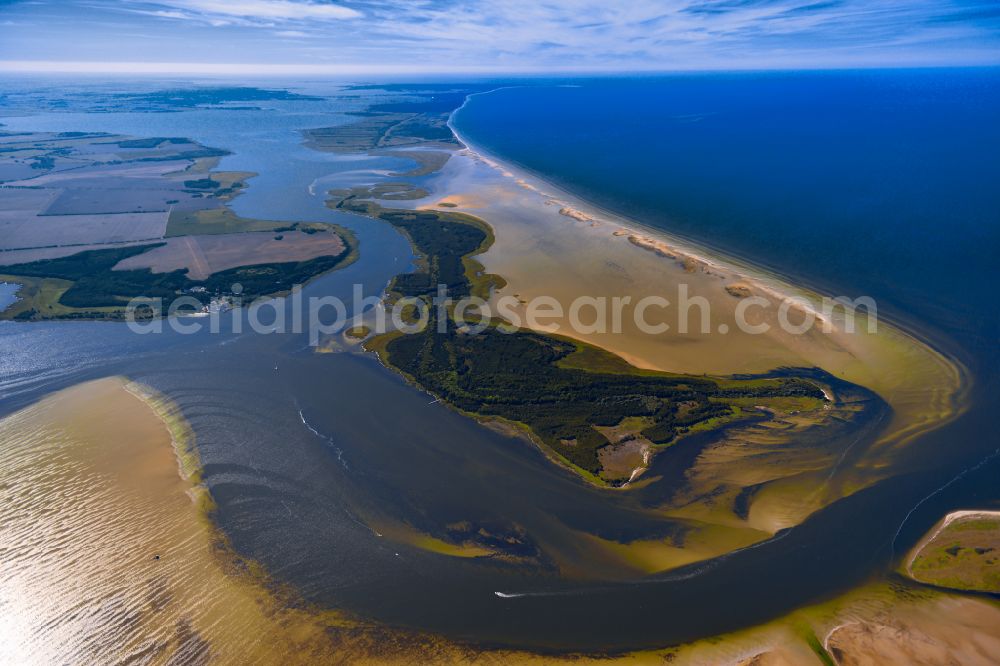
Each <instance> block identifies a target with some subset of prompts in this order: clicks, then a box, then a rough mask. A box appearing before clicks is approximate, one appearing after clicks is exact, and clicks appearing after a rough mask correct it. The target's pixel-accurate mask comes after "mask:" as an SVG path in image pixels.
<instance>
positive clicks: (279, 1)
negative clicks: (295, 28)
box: [160, 0, 361, 21]
mask: <svg viewBox="0 0 1000 666" xmlns="http://www.w3.org/2000/svg"><path fill="white" fill-rule="evenodd" d="M160 4H162V5H167V6H170V7H173V8H174V9H176V10H184V11H186V12H188V15H189V16H190V15H192V14H194V15H202V16H216V17H219V16H226V17H232V18H235V19H244V20H255V19H257V20H265V21H303V20H323V21H326V20H343V19H352V18H358V17H359V16H361V12H358V11H357V10H354V9H351V8H350V7H344V6H342V5H337V4H333V3H329V2H308V1H307V2H301V1H299V0H242V1H241V2H232V1H230V0H168V1H166V2H162V3H160Z"/></svg>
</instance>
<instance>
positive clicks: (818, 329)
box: [392, 137, 967, 534]
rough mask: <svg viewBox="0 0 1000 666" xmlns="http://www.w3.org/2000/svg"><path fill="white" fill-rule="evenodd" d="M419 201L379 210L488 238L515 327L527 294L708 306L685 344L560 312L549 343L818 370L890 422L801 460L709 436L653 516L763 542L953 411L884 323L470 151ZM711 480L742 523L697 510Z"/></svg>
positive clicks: (629, 355)
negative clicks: (741, 308)
mask: <svg viewBox="0 0 1000 666" xmlns="http://www.w3.org/2000/svg"><path fill="white" fill-rule="evenodd" d="M460 138H462V137H460ZM462 140H463V141H465V139H464V138H463V139H462ZM425 186H427V185H425ZM429 189H430V190H431V193H430V195H429V196H428V197H426V198H424V199H419V200H415V201H407V202H392V206H393V207H413V208H427V209H441V206H442V205H444V206H446V207H447V209H448V210H456V211H460V212H467V213H469V214H471V215H474V216H476V217H479V218H481V219H483V220H485V221H486V222H487V223H488V224H489V225H490V226H491V227H492V228H493V229H494V231H495V235H496V240H495V242H494V243H493V245H492V246H491V247H490V248H489V250H488V251H487V252H485V253H484V254H482V255H479V256H478V257H477V259H478V260H479V261H480V262H481V263H482V264H483V267H484V269H485V271H486V272H489V273H494V274H497V275H499V276H501V277H502V278H503V279H504V280H506V283H507V284H506V286H504V287H503V288H501V289H498V290H496V291H495V292H494V294H493V297H492V299H491V301H490V302H491V305H493V306H494V307H495V306H496V304H497V302H498V300H499V299H500V298H502V297H508V298H509V297H513V298H514V299H516V300H517V302H518V304H519V305H518V306H515V308H514V311H515V312H516V313H517V314H518V315H519V316H520V317H521V320H522V321H527V317H526V316H525V315H526V312H525V304H526V303H528V302H530V301H531V300H532V299H534V298H537V297H543V296H544V297H552V298H554V299H555V300H556V301H558V302H559V303H560V304H561V305H562V306H563V312H564V313H566V312H568V310H569V306H570V304H571V303H572V302H573V300H574V299H575V298H577V297H579V296H590V297H604V298H605V299H606V300H607V301H608V302H610V301H611V300H612V299H614V298H616V297H618V298H622V297H627V298H630V299H631V302H632V303H636V302H638V301H640V300H641V299H643V298H645V297H649V296H663V297H666V298H667V299H668V300H669V301H671V303H674V302H676V298H677V294H678V289H679V288H682V287H683V288H686V289H687V292H686V293H687V294H688V295H689V296H690V297H691V298H692V299H695V298H703V299H705V301H706V302H707V303H708V304H709V306H710V313H711V314H710V320H709V321H708V322H707V323H708V327H707V328H706V329H704V330H705V332H702V330H701V329H699V328H698V326H699V325H701V321H700V320H699V319H698V317H699V316H700V310H699V309H697V308H695V309H694V310H690V309H689V312H694V315H693V317H694V318H693V319H692V321H693V324H692V328H691V329H689V332H680V331H678V330H677V328H678V327H677V326H675V325H674V326H671V328H670V330H668V331H666V332H662V333H657V334H655V335H651V334H650V333H649V332H647V331H644V330H640V329H639V327H638V326H637V325H636V323H635V321H634V319H631V318H629V317H627V316H626V317H624V318H623V320H622V326H621V330H620V331H618V332H614V331H582V332H581V330H580V329H579V327H576V328H574V327H573V326H571V325H570V322H569V320H568V318H567V317H566V316H565V315H564V316H563V317H558V316H557V317H554V318H551V319H550V320H549V322H551V321H553V319H554V323H555V326H552V327H547V329H542V330H549V331H552V330H553V328H555V329H556V332H558V333H559V334H561V335H566V336H568V337H572V338H576V339H580V340H583V341H585V342H588V343H591V344H594V345H596V346H599V347H602V348H604V349H606V350H609V351H611V352H614V353H615V354H617V355H619V356H620V357H622V358H624V359H625V360H627V361H628V362H630V363H631V364H633V365H635V366H637V367H640V368H647V369H655V370H664V371H670V372H682V373H691V374H702V373H705V374H710V375H729V374H740V373H762V372H768V371H772V370H774V369H776V368H782V367H819V368H822V369H824V370H826V371H827V372H829V373H830V374H832V375H833V376H835V377H837V378H839V379H844V380H847V381H850V382H853V383H856V384H859V385H861V386H863V387H866V388H868V389H870V390H872V391H874V392H875V393H876V394H878V396H879V397H881V398H882V399H883V400H885V401H886V402H887V403H888V405H889V406H890V407H891V415H889V416H888V417H887V418H886V419H885V421H884V422H882V423H879V424H877V427H878V428H879V429H880V431H881V432H880V434H879V436H878V437H877V438H874V441H873V442H872V443H871V444H870V445H868V444H867V443H866V444H865V445H864V446H852V447H839V448H836V447H829V448H826V449H823V448H822V447H819V448H813V449H810V450H809V451H808V452H806V451H803V450H801V449H800V450H797V451H789V450H788V448H787V447H783V446H781V445H780V441H779V439H778V438H776V434H777V433H776V432H774V431H771V432H744V433H742V434H741V435H740V436H736V437H730V438H723V439H722V441H720V442H718V443H716V444H714V445H712V446H709V447H708V448H707V449H706V450H705V451H703V452H702V454H701V455H700V456H699V458H698V460H697V461H696V463H695V465H694V467H693V468H692V469H691V470H689V472H688V474H687V478H688V481H689V487H688V488H687V489H685V491H684V492H682V493H679V495H678V499H679V501H678V502H677V503H676V504H674V505H672V506H665V507H662V510H663V511H664V513H666V514H669V515H674V516H677V517H684V518H689V519H692V520H696V521H703V522H706V523H713V524H721V525H728V526H731V527H738V528H741V529H745V528H751V529H753V530H758V531H759V532H760V533H762V534H774V533H775V532H777V531H778V530H780V529H782V528H785V527H789V526H792V525H795V524H797V523H798V522H801V520H803V519H804V518H805V517H806V516H808V515H809V514H810V513H812V512H813V511H815V510H816V509H819V508H821V507H822V506H825V505H827V504H829V503H830V502H831V501H834V500H836V499H837V498H839V497H843V496H844V495H847V494H850V493H852V492H855V491H857V490H859V489H861V488H864V487H866V486H868V485H870V484H872V483H874V482H876V481H878V480H879V479H881V478H885V476H886V475H888V474H891V473H893V470H898V469H900V468H905V465H906V462H905V457H904V456H902V455H901V454H902V453H903V452H904V451H905V448H906V447H905V445H906V443H908V442H910V441H912V439H913V438H914V437H916V436H918V435H919V434H920V433H923V432H927V431H928V430H930V429H933V428H935V427H938V426H940V425H942V424H944V423H946V422H948V421H949V420H951V419H953V418H954V417H955V416H956V415H957V414H958V413H960V412H961V410H962V409H963V407H962V395H963V389H964V388H965V386H966V382H967V377H966V373H965V370H964V369H963V368H962V367H961V366H960V365H959V364H958V363H957V362H956V361H955V360H953V359H951V358H948V357H946V356H944V355H942V354H941V353H939V352H937V351H936V350H935V349H933V348H932V347H931V346H929V345H927V344H926V343H924V342H922V341H920V340H919V339H917V338H916V337H914V336H913V335H912V334H910V333H908V332H906V331H904V330H903V329H901V328H899V327H898V326H895V325H893V324H892V323H891V322H889V321H887V320H886V319H885V317H881V318H880V319H879V320H878V322H877V332H876V333H874V334H872V333H869V332H868V329H867V319H866V318H865V315H864V311H863V310H861V311H860V312H859V314H858V317H857V320H856V321H855V322H854V329H853V331H851V330H849V327H848V325H847V324H848V322H847V321H846V320H845V318H844V317H843V313H842V311H838V310H834V311H833V313H832V316H831V315H830V314H829V313H824V312H823V311H822V301H821V299H822V295H820V294H818V293H816V292H813V291H811V290H809V289H807V288H805V287H802V286H798V285H793V284H791V283H789V282H788V281H787V280H785V279H783V278H781V277H780V276H778V275H776V274H773V273H770V272H767V271H765V270H763V269H760V268H759V267H756V266H753V265H752V264H749V263H747V262H745V261H743V260H738V259H733V258H730V257H725V256H723V255H722V254H721V253H718V252H715V251H713V250H710V249H708V248H705V247H701V246H698V245H695V244H693V243H691V242H689V241H686V240H682V239H677V238H671V237H670V236H669V235H667V234H665V233H664V232H662V231H660V230H653V229H650V228H647V227H644V226H642V225H641V224H640V223H637V222H635V221H630V220H625V219H622V218H620V217H618V216H615V215H613V214H611V213H609V212H607V211H603V210H600V209H597V208H595V207H593V206H590V205H589V204H587V203H586V202H584V201H581V200H579V199H577V198H575V197H573V196H571V195H569V194H567V193H566V192H563V191H560V190H559V189H558V188H556V187H554V186H551V185H550V184H548V183H546V182H544V181H541V180H540V179H538V178H536V177H534V176H532V175H530V174H527V173H523V172H520V171H519V170H518V169H516V168H514V167H512V166H510V165H508V164H505V163H503V162H501V161H499V160H497V159H495V158H493V157H491V156H488V155H484V154H483V153H481V152H480V151H479V149H477V148H476V147H474V146H467V147H466V148H465V149H462V150H458V151H456V152H455V153H454V154H453V156H452V158H451V159H450V160H448V162H447V163H445V164H444V166H443V167H442V168H441V170H440V171H439V172H438V173H437V174H435V175H434V176H432V177H431V179H430V180H429ZM750 296H753V297H756V298H757V299H763V301H762V302H766V303H768V305H767V306H762V307H760V308H755V309H754V310H753V311H752V312H751V310H749V309H747V311H746V312H747V317H746V318H747V321H748V322H749V323H751V324H755V325H756V324H768V325H769V327H770V328H769V330H768V332H767V333H765V334H752V333H749V332H745V331H742V330H740V327H739V326H737V325H736V322H735V311H736V309H737V306H738V304H739V303H740V302H741V301H742V300H743V299H745V298H748V297H750ZM855 296H856V295H855ZM788 297H792V298H795V299H797V300H796V304H795V306H794V307H793V308H791V309H790V310H789V313H790V314H788V317H787V318H788V320H789V321H790V322H795V323H797V322H799V321H801V320H802V317H804V312H805V311H811V312H812V313H813V314H814V315H816V316H817V319H816V324H815V325H814V326H813V327H812V328H811V329H810V330H808V332H806V333H804V334H797V333H792V332H786V331H785V330H782V328H781V326H780V325H779V324H780V322H779V320H778V310H779V306H780V304H781V302H782V300H783V299H785V298H788ZM644 314H645V317H644V318H645V319H646V321H647V323H649V324H653V325H656V324H661V323H663V324H668V325H670V324H674V323H675V321H674V320H673V319H670V317H672V316H675V314H674V313H673V312H671V311H670V310H669V309H667V308H664V309H658V308H649V309H647V310H646V312H645V313H644ZM581 319H582V317H581ZM824 324H825V325H824ZM720 331H725V332H724V333H723V332H720ZM706 333H707V334H706ZM801 425H802V424H799V426H801ZM791 427H792V428H793V429H794V427H796V426H795V424H792V426H791ZM720 484H721V485H722V486H724V487H725V488H726V490H725V491H724V496H727V497H733V496H735V495H736V494H738V493H739V491H740V490H742V489H743V488H746V487H749V486H755V487H756V488H757V490H756V491H755V494H754V496H753V501H752V504H751V507H750V509H749V511H748V515H747V516H745V517H739V516H735V515H733V513H732V511H731V510H730V509H729V508H728V507H727V504H728V503H726V502H721V501H720V502H712V503H706V502H702V501H699V500H700V498H701V497H703V496H704V495H706V494H707V493H710V492H714V493H716V494H718V492H719V487H720Z"/></svg>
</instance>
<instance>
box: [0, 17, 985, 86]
mask: <svg viewBox="0 0 1000 666" xmlns="http://www.w3.org/2000/svg"><path fill="white" fill-rule="evenodd" d="M998 64H1000V0H700V1H696V0H468V1H466V2H459V1H456V0H341V1H338V2H330V1H326V0H246V1H244V2H239V1H236V0H159V1H156V2H151V1H147V0H117V1H113V0H0V71H27V72H42V71H58V72H66V71H69V72H73V71H79V72H128V73H142V72H163V73H174V72H177V73H195V74H196V73H199V72H201V73H205V74H226V73H238V74H239V73H246V74H276V75H280V74H325V75H336V74H344V75H347V76H351V75H356V74H363V73H368V74H379V73H386V74H391V73H399V74H408V73H414V74H421V73H448V72H455V73H470V72H471V73H475V72H482V73H498V74H517V73H529V74H530V73H547V72H640V71H678V70H704V69H709V70H710V69H808V68H831V67H834V68H836V67H848V68H850V67H896V66H938V65H942V66H948V65H998Z"/></svg>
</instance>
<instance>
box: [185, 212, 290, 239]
mask: <svg viewBox="0 0 1000 666" xmlns="http://www.w3.org/2000/svg"><path fill="white" fill-rule="evenodd" d="M283 227H288V223H287V222H275V221H274V220H255V219H253V218H248V217H240V216H239V215H237V214H236V213H234V212H233V211H231V210H229V209H228V208H225V207H223V208H209V209H208V210H196V211H174V212H172V213H171V214H170V219H169V220H168V221H167V233H166V234H165V235H166V237H168V238H169V237H170V236H197V235H199V234H237V233H241V232H244V231H279V230H281V229H282V228H283Z"/></svg>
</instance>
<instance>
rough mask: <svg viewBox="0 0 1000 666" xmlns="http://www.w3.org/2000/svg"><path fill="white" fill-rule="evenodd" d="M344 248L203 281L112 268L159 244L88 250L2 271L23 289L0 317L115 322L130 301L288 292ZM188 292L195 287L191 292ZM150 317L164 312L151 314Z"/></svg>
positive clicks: (348, 251) (340, 257) (332, 262)
mask: <svg viewBox="0 0 1000 666" xmlns="http://www.w3.org/2000/svg"><path fill="white" fill-rule="evenodd" d="M343 238H344V249H343V250H342V251H341V252H340V253H339V254H337V255H327V256H322V257H316V258H314V259H309V260H305V261H288V262H279V263H266V264H253V265H248V266H239V267H236V268H231V269H228V270H224V271H219V272H217V273H213V274H211V275H210V276H208V278H206V279H205V280H201V281H195V280H191V279H189V278H188V277H187V269H182V270H176V271H170V272H166V273H154V272H153V271H151V270H150V269H148V268H143V269H138V270H122V271H116V270H112V269H113V268H114V266H115V265H116V264H118V262H119V261H122V260H123V259H127V258H128V257H132V256H135V255H137V254H142V253H143V252H147V251H149V250H152V249H153V248H156V247H160V246H161V245H163V243H152V244H149V245H132V246H128V247H120V248H112V249H106V250H88V251H86V252H79V253H77V254H74V255H71V256H68V257H61V258H58V259H43V260H40V261H33V262H31V263H26V264H17V265H14V266H7V267H5V269H4V270H5V271H6V272H7V274H8V275H7V277H6V280H7V281H9V282H17V283H20V284H22V285H25V286H24V288H23V289H22V291H23V292H25V293H24V294H23V295H22V301H21V302H19V303H18V304H17V306H16V307H15V308H12V309H11V310H9V311H7V312H4V315H3V316H4V317H5V318H17V319H55V318H70V317H87V318H94V317H97V318H109V317H110V318H120V317H121V316H122V315H123V314H124V307H125V305H126V304H127V303H128V302H129V301H130V300H131V299H133V298H139V297H144V298H153V299H155V298H159V299H163V303H162V306H163V307H167V306H169V304H170V301H171V300H172V299H173V298H175V297H177V296H178V295H180V294H185V295H188V296H190V297H192V298H194V299H196V300H198V301H199V302H201V303H203V304H207V303H208V302H209V301H210V300H211V299H212V298H213V297H216V296H223V295H230V294H232V289H233V285H235V284H239V285H240V286H241V287H242V289H241V290H240V295H241V298H242V299H243V301H244V302H249V301H252V300H253V299H255V298H258V297H261V296H267V295H271V294H276V293H281V292H284V291H288V290H289V289H291V288H292V287H293V286H294V285H296V284H303V283H305V282H306V281H308V280H310V279H311V278H313V277H315V276H317V275H319V274H321V273H325V272H327V271H329V270H331V269H333V268H336V267H338V266H341V265H346V264H347V263H350V261H353V259H354V258H355V257H356V256H357V252H356V244H357V243H356V241H354V240H353V238H352V237H350V236H349V235H347V234H343ZM193 288H199V289H196V290H194V291H192V289H193ZM152 314H154V315H162V314H164V313H163V312H162V311H157V310H154V312H153V313H152Z"/></svg>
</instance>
